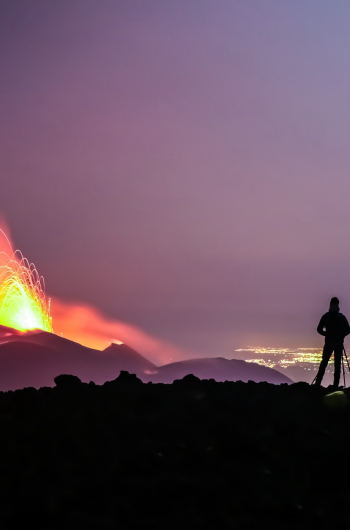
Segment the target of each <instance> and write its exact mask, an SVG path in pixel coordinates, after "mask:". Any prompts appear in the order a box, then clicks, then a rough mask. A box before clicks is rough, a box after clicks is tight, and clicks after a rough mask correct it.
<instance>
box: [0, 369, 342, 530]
mask: <svg viewBox="0 0 350 530" xmlns="http://www.w3.org/2000/svg"><path fill="white" fill-rule="evenodd" d="M56 382H57V386H56V387H54V388H51V387H49V388H41V389H40V390H35V389H33V388H27V389H24V390H19V391H16V392H7V393H2V392H0V418H1V427H2V434H1V437H0V454H1V474H0V492H1V495H0V524H1V527H2V528H20V527H23V528H27V527H29V526H31V525H33V524H35V526H36V527H40V528H45V529H60V530H61V528H62V527H63V528H68V529H73V528H74V529H79V528H82V529H96V528H97V529H100V528H101V529H102V528H103V529H109V528H122V529H129V528H146V529H152V530H153V529H156V530H157V529H161V530H163V529H164V528H166V529H174V530H175V529H176V530H178V529H179V528H181V529H185V530H187V529H213V530H214V529H215V530H216V529H232V528H234V529H247V528H262V527H266V528H269V529H276V530H277V529H278V530H280V529H281V528H283V529H294V528H295V529H298V530H300V529H309V528H326V527H335V528H338V527H340V526H341V527H345V525H347V524H348V523H349V521H350V515H349V512H348V497H349V494H350V486H349V482H348V477H349V474H350V463H349V461H348V459H347V458H341V454H340V453H341V452H343V451H344V449H345V448H346V447H348V446H349V444H350V408H349V405H348V403H349V402H348V400H349V399H350V393H349V391H348V390H346V391H345V393H344V394H336V395H335V396H334V395H333V396H328V397H325V395H326V394H327V390H326V389H324V388H322V387H320V388H316V387H312V386H309V385H307V384H306V383H297V384H292V385H287V384H284V385H280V386H278V385H271V384H268V383H258V384H256V383H252V382H250V383H240V382H235V383H233V382H225V383H216V382H215V381H213V380H203V381H201V380H199V379H197V378H195V377H194V376H187V377H185V378H184V379H182V380H179V381H175V382H174V383H173V384H171V385H163V384H152V383H148V384H144V383H142V382H141V380H139V379H137V378H136V376H132V375H129V374H128V373H126V372H122V373H121V375H120V376H119V377H118V378H117V379H116V380H115V381H111V382H109V383H105V384H104V385H103V386H97V385H95V384H93V383H90V384H85V383H80V381H79V379H78V378H76V377H74V376H61V377H59V378H57V379H56ZM340 464H341V465H340Z"/></svg>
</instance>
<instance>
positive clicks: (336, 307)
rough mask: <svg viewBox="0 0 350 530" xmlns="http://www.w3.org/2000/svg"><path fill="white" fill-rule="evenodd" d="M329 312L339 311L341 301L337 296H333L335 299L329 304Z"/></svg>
mask: <svg viewBox="0 0 350 530" xmlns="http://www.w3.org/2000/svg"><path fill="white" fill-rule="evenodd" d="M329 310H330V311H339V300H338V298H337V297H336V296H333V298H332V299H331V301H330V304H329Z"/></svg>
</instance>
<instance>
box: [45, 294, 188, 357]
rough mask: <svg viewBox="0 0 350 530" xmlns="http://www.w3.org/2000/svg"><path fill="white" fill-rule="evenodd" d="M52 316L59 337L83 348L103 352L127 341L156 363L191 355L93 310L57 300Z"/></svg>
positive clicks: (54, 301) (54, 300) (53, 301)
mask: <svg viewBox="0 0 350 530" xmlns="http://www.w3.org/2000/svg"><path fill="white" fill-rule="evenodd" d="M52 317H53V321H54V323H55V332H56V334H57V335H62V336H63V337H65V338H67V339H70V340H74V341H75V342H79V343H80V344H83V345H84V346H88V347H90V348H95V349H97V350H103V349H105V348H107V346H109V345H110V344H111V343H112V342H114V343H116V344H120V343H122V342H125V344H127V345H128V346H130V347H131V348H134V349H135V350H136V351H138V352H139V353H140V354H141V355H144V356H145V357H147V359H149V360H150V361H152V362H154V363H155V364H165V363H169V362H171V360H172V361H179V360H182V359H185V358H188V356H190V355H192V356H194V354H193V353H191V354H190V352H186V351H184V350H182V349H180V348H177V347H176V346H173V345H172V344H169V343H167V342H165V341H162V340H160V339H157V338H155V337H152V336H151V335H149V334H148V333H145V332H144V331H142V330H141V329H139V328H137V327H136V326H134V325H132V324H127V323H125V322H120V321H119V320H112V319H108V318H106V317H105V316H104V315H103V314H102V313H101V312H100V311H98V310H97V309H95V308H94V307H91V306H88V305H83V304H69V303H68V302H64V301H62V300H58V299H57V298H54V299H53V300H52Z"/></svg>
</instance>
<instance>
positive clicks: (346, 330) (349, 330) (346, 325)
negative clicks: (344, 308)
mask: <svg viewBox="0 0 350 530" xmlns="http://www.w3.org/2000/svg"><path fill="white" fill-rule="evenodd" d="M349 334H350V326H349V322H348V319H347V318H346V316H344V337H346V335H349Z"/></svg>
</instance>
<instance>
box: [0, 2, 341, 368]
mask: <svg viewBox="0 0 350 530" xmlns="http://www.w3.org/2000/svg"><path fill="white" fill-rule="evenodd" d="M349 23H350V5H349V3H348V2H345V0H343V1H340V0H336V1H335V2H332V3H331V2H326V1H324V0H317V1H316V0H307V1H306V2H305V1H303V2H302V1H301V0H296V1H295V2H289V1H287V0H264V2H261V1H259V0H251V1H249V2H244V3H243V2H238V1H228V0H217V1H216V2H210V1H209V0H193V1H192V2H190V3H189V2H185V1H184V0H177V1H176V2H164V1H160V0H154V1H153V2H152V3H148V2H143V1H141V0H135V1H134V2H132V3H129V2H125V1H122V0H103V2H100V1H99V2H95V1H93V0H84V2H72V1H70V0H51V1H50V2H45V1H44V0H31V2H26V1H24V0H11V1H10V2H2V3H1V5H0V61H1V64H2V83H1V98H0V112H1V116H2V120H1V122H0V140H1V144H2V157H1V174H2V195H1V198H2V200H1V203H0V213H1V214H2V215H3V216H4V218H5V219H6V221H7V222H8V224H9V227H10V229H11V235H12V238H13V241H14V242H15V246H16V248H19V249H21V251H22V252H23V254H24V255H25V256H26V257H28V259H29V260H30V261H34V262H35V264H36V266H37V268H38V270H39V273H40V274H42V275H43V276H44V277H45V281H46V287H47V293H48V294H49V295H50V296H52V297H53V299H55V298H56V299H59V300H60V301H64V302H65V303H67V304H70V303H71V304H78V305H79V307H85V306H91V307H93V308H96V309H97V310H98V311H100V312H101V314H103V315H105V316H106V318H107V319H108V320H110V321H111V322H112V321H120V322H126V323H128V325H132V326H135V328H136V329H138V330H142V331H143V332H144V333H145V335H147V336H151V337H157V338H159V340H160V341H164V342H165V343H167V344H172V345H174V348H175V349H176V351H178V352H181V351H182V352H184V353H183V355H186V352H195V353H198V355H199V354H200V355H202V356H225V357H229V358H232V357H237V358H238V357H239V353H236V350H237V349H244V348H249V347H256V348H258V347H265V348H267V347H274V348H321V347H322V342H323V341H322V337H320V336H318V335H317V333H316V326H317V324H318V321H319V318H320V316H321V315H322V314H323V313H324V312H325V311H327V309H328V304H329V300H330V298H331V297H332V296H338V297H339V298H340V306H341V311H342V312H344V313H345V315H347V316H348V317H350V282H349V279H348V275H349V270H350V245H349V237H350V234H349V230H348V228H349V226H350V210H349V207H348V202H349V191H350V179H349V170H350V154H349V150H348V140H347V138H348V135H349V132H350V131H349V127H350V125H349V124H350V120H349V112H350V105H349V101H348V99H349V98H348V93H349V89H350V71H349V68H348V49H349V45H350V35H349V31H348V27H349ZM57 307H58V306H57ZM67 307H68V305H67ZM57 331H58V332H59V331H60V330H59V329H58V330H57ZM116 338H118V337H116ZM179 355H181V353H179ZM242 355H244V354H243V353H242ZM247 355H248V354H247Z"/></svg>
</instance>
